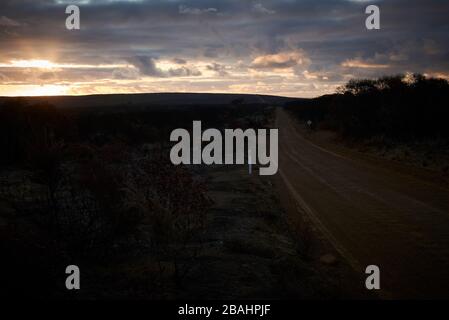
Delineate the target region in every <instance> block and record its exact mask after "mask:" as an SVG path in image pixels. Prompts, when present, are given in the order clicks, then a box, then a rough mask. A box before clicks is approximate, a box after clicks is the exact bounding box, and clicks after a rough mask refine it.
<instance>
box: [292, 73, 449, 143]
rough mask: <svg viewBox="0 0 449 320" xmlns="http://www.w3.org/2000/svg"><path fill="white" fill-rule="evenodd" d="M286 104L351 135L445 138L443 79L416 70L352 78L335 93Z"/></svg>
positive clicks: (448, 130)
mask: <svg viewBox="0 0 449 320" xmlns="http://www.w3.org/2000/svg"><path fill="white" fill-rule="evenodd" d="M286 108H287V109H289V110H291V111H292V112H294V113H295V114H297V115H298V116H299V117H300V118H301V119H303V120H305V121H307V120H312V121H313V123H314V125H315V126H319V127H321V128H325V129H331V130H335V131H337V132H339V133H340V134H342V135H343V136H344V137H347V138H351V139H365V138H370V137H373V136H384V137H386V138H389V139H391V140H397V141H413V140H415V139H427V138H443V139H448V138H449V125H448V121H449V84H448V81H446V80H444V79H435V78H427V77H425V76H423V75H420V74H413V75H410V74H408V75H397V76H388V77H382V78H379V79H374V80H371V79H361V80H351V81H349V82H348V83H347V84H345V85H344V86H342V87H341V88H339V89H338V90H337V93H336V94H332V95H325V96H322V97H319V98H315V99H310V100H308V101H301V102H299V103H298V102H296V103H295V102H290V103H287V104H286Z"/></svg>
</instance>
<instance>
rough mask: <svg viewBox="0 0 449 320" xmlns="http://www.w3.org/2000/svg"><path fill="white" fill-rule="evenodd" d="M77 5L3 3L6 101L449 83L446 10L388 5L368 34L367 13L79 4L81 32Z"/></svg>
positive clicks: (346, 8)
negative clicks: (408, 78) (360, 82)
mask: <svg viewBox="0 0 449 320" xmlns="http://www.w3.org/2000/svg"><path fill="white" fill-rule="evenodd" d="M402 2H404V3H406V4H405V5H402ZM68 3H72V1H60V0H58V1H56V0H54V1H52V0H49V1H27V2H26V6H23V5H22V1H7V2H1V3H0V12H1V15H0V37H1V44H0V95H7V96H18V95H19V96H22V95H40V94H45V95H58V94H68V95H83V94H105V93H146V92H148V93H151V92H211V93H212V92H214V93H216V92H227V93H256V94H270V95H284V96H291V97H315V96H320V95H323V94H327V93H332V92H334V91H335V89H336V88H337V87H339V86H341V85H342V84H344V83H345V82H347V81H348V80H349V79H352V78H375V77H380V76H383V75H391V74H398V73H406V72H412V73H415V72H417V73H422V74H427V75H439V76H443V77H445V78H447V77H448V74H449V64H448V63H447V55H448V52H449V46H448V43H449V41H448V33H447V32H446V31H445V30H446V29H445V28H436V27H435V26H447V13H448V11H449V5H448V4H447V3H445V2H443V1H440V2H438V1H436V2H435V3H433V2H432V5H427V4H425V3H424V2H416V3H414V6H413V8H414V9H413V12H411V13H410V14H409V12H408V11H409V10H411V9H409V8H411V7H412V6H411V5H409V4H407V2H405V0H398V1H391V2H390V1H388V2H387V1H385V2H382V12H385V13H386V14H385V15H382V27H381V29H380V30H367V29H366V28H365V23H364V22H365V18H366V14H365V8H366V2H365V1H343V0H342V1H328V0H323V1H311V0H299V1H274V0H265V1H238V0H229V1H217V2H210V3H209V4H206V3H202V2H198V1H192V0H184V1H180V0H173V1H162V0H155V1H149V0H141V1H125V0H123V1H109V0H98V1H73V3H77V4H78V5H79V6H80V10H81V16H82V19H81V27H80V30H68V29H67V28H66V26H65V23H64V22H65V19H66V18H67V15H66V14H65V8H66V6H67V4H68ZM25 7H26V10H25ZM310 12H313V13H317V14H313V15H311V14H310ZM416 12H427V13H428V14H427V15H426V16H425V17H422V19H423V20H422V21H419V22H418V21H417V20H416V19H415V18H414V16H413V15H414V13H416ZM429 17H431V18H429ZM392 35H394V37H393V36H392ZM430 62H431V63H430Z"/></svg>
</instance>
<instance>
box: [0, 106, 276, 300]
mask: <svg viewBox="0 0 449 320" xmlns="http://www.w3.org/2000/svg"><path fill="white" fill-rule="evenodd" d="M267 112H271V111H270V110H269V109H267V108H266V106H264V105H258V104H245V103H244V101H235V102H232V103H231V104H229V105H226V106H225V107H223V108H220V110H219V112H218V111H217V109H216V108H211V107H210V106H207V105H204V106H202V107H193V106H192V107H177V109H176V111H173V108H171V109H170V111H164V110H163V109H157V110H155V109H153V108H147V109H146V108H142V107H138V108H137V107H136V108H134V107H129V106H128V107H124V106H118V107H115V108H105V107H88V106H84V108H56V107H53V106H52V105H50V104H48V103H46V102H45V101H39V102H38V103H35V104H32V103H30V102H29V101H25V100H23V99H12V100H11V99H8V100H7V101H6V102H4V103H3V105H0V150H1V155H0V256H1V260H2V263H1V265H0V274H1V280H0V281H1V283H2V285H1V288H0V296H8V297H10V298H11V297H13V296H30V297H34V298H48V297H58V298H69V297H71V296H70V292H68V291H67V290H66V289H65V286H64V283H65V277H66V275H65V274H64V270H65V267H66V266H67V265H70V264H77V265H78V266H79V267H80V268H81V270H84V273H83V278H84V279H90V281H86V283H89V284H88V285H87V289H86V290H84V291H83V294H84V296H83V297H84V298H85V297H96V298H98V297H102V296H105V297H111V296H112V297H120V296H122V297H141V298H152V297H156V298H163V297H166V296H167V295H168V293H167V292H168V291H167V288H168V287H179V286H182V282H183V278H184V277H185V276H186V274H187V273H188V272H189V270H190V268H191V267H192V265H193V264H195V261H196V260H195V258H196V256H197V255H198V250H200V247H201V246H200V245H198V244H201V236H202V234H203V232H204V230H205V227H206V226H205V221H206V219H205V215H206V214H207V209H208V207H209V206H210V204H211V201H210V199H209V198H208V196H207V193H206V191H207V188H206V185H205V183H204V181H203V179H202V177H201V175H200V174H197V173H196V172H195V170H196V169H195V168H191V167H189V168H186V167H175V166H173V165H172V164H171V162H170V160H169V158H168V155H169V148H170V142H169V136H170V132H171V130H172V129H174V128H179V127H183V128H191V126H192V121H193V120H201V121H202V122H203V127H216V128H224V127H228V128H232V127H243V128H244V127H249V126H251V127H263V124H264V123H266V119H267ZM133 259H134V260H135V259H140V260H142V261H145V263H141V264H138V265H139V266H145V267H144V268H145V270H140V271H136V270H134V271H132V272H131V271H130V272H125V273H124V274H123V275H121V276H122V277H123V279H118V278H121V277H120V275H117V273H114V271H113V270H111V267H110V266H113V265H114V266H115V265H120V264H123V263H125V262H127V261H133ZM75 262H76V263H75ZM133 268H138V267H136V266H133ZM141 268H143V267H141ZM139 272H140V273H143V274H144V281H142V278H139V279H138V280H136V279H134V280H133V278H132V277H133V274H135V273H139ZM98 274H103V275H104V277H100V278H99V277H98ZM120 281H122V283H121V282H120ZM133 281H135V282H136V283H133ZM78 297H79V296H78Z"/></svg>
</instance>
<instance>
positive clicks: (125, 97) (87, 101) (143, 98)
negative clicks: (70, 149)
mask: <svg viewBox="0 0 449 320" xmlns="http://www.w3.org/2000/svg"><path fill="white" fill-rule="evenodd" d="M10 99H17V98H10V97H0V103H3V102H5V101H7V100H10ZM19 99H23V100H25V101H27V102H30V103H31V104H33V103H37V102H48V103H50V104H52V105H54V106H56V107H60V108H73V107H109V106H122V107H124V106H131V107H151V106H154V107H158V106H160V107H162V106H163V107H175V106H206V105H229V104H232V103H243V104H255V103H262V104H274V105H283V104H284V103H286V102H289V101H293V100H298V99H294V98H286V97H278V96H268V95H251V94H210V93H148V94H105V95H88V96H51V97H22V98H19Z"/></svg>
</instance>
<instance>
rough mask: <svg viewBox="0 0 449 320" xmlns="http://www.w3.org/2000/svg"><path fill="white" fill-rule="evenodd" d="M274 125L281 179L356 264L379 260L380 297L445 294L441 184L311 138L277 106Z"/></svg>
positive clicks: (448, 283)
mask: <svg viewBox="0 0 449 320" xmlns="http://www.w3.org/2000/svg"><path fill="white" fill-rule="evenodd" d="M276 127H277V128H279V167H280V172H279V174H280V176H281V178H282V181H283V182H284V183H285V185H286V187H287V188H288V190H289V191H290V193H291V195H292V197H294V199H295V200H296V201H297V202H298V204H299V205H300V207H301V208H302V209H303V211H304V212H306V214H307V215H308V216H309V217H310V218H311V220H312V221H313V222H314V224H315V225H316V226H317V228H318V229H319V231H321V232H322V233H323V235H324V236H326V237H327V239H328V240H329V241H330V242H331V243H332V245H333V246H334V247H335V249H336V250H337V251H338V252H339V253H340V254H341V255H342V256H343V257H344V258H345V259H346V260H347V261H348V262H349V263H350V264H351V266H352V267H353V268H354V269H355V270H356V272H360V273H362V274H363V273H364V271H365V268H366V266H368V265H371V264H374V265H377V266H379V267H380V271H381V287H382V290H381V297H386V298H432V297H434V298H441V297H446V298H447V297H449V191H448V190H447V189H444V188H440V187H438V186H437V185H433V184H432V183H429V182H424V181H421V180H418V179H417V178H415V177H412V176H407V175H404V174H402V173H398V172H394V171H392V170H391V169H387V168H384V167H383V166H382V165H381V164H379V165H373V164H372V163H367V162H364V161H361V160H355V159H352V158H349V157H346V156H344V155H340V154H336V153H333V152H331V151H328V150H326V149H324V148H322V147H320V146H317V145H315V144H312V143H311V142H309V141H308V140H307V139H305V138H304V137H303V136H302V134H300V131H299V130H298V124H297V122H296V121H295V120H294V119H293V118H292V117H291V116H290V115H289V114H288V113H287V112H286V111H284V110H282V109H280V108H279V110H278V111H277V120H276ZM360 285H361V286H364V283H361V284H360Z"/></svg>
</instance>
